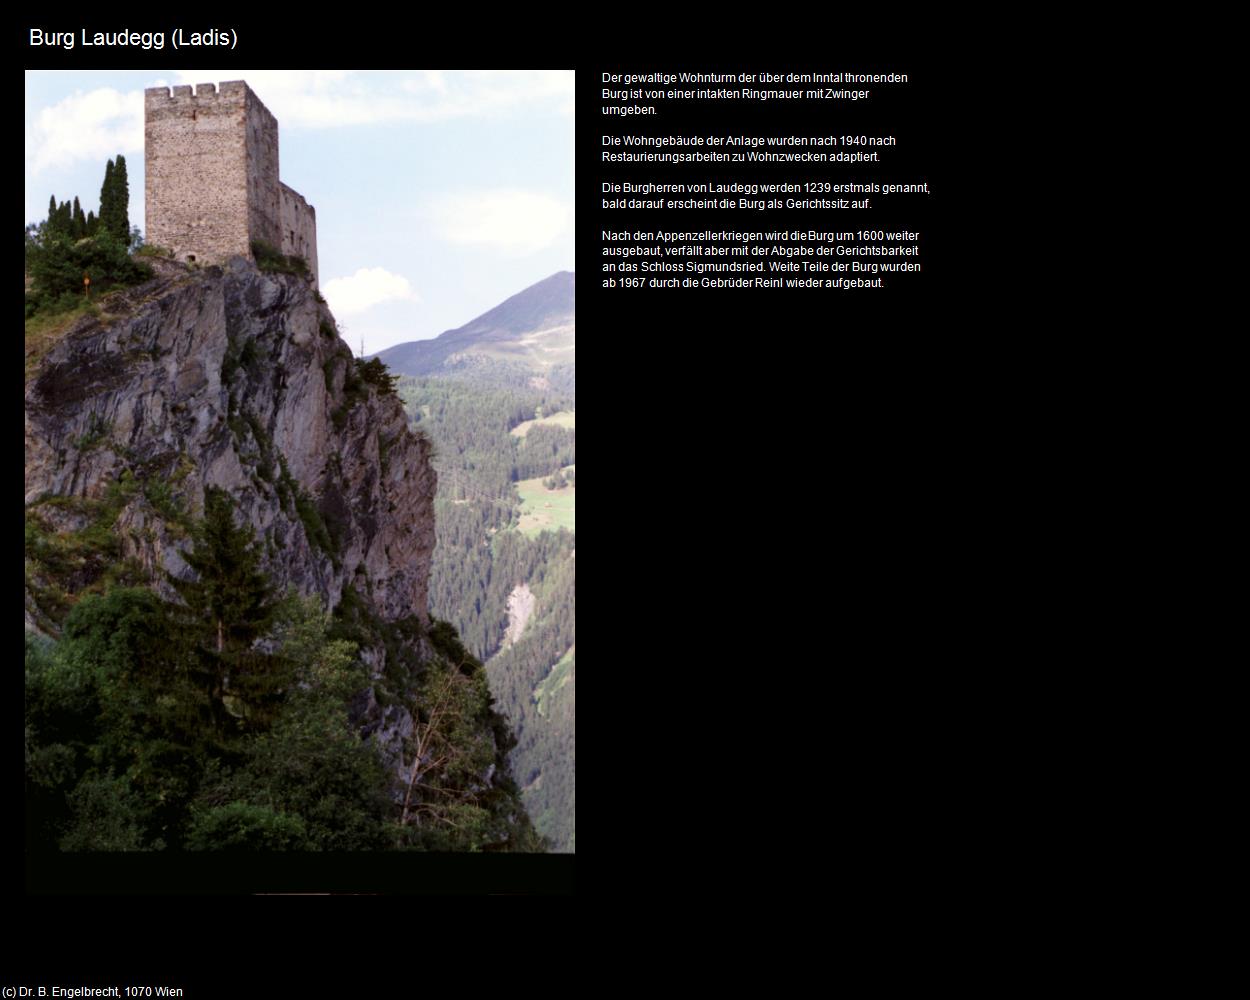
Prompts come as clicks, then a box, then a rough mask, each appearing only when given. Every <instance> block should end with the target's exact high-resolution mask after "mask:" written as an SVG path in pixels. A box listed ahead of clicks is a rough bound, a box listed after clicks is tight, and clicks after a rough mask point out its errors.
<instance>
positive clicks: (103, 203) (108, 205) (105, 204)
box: [100, 160, 116, 232]
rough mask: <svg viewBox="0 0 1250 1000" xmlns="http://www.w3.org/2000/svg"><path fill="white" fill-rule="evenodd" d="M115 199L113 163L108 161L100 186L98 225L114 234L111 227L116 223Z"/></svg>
mask: <svg viewBox="0 0 1250 1000" xmlns="http://www.w3.org/2000/svg"><path fill="white" fill-rule="evenodd" d="M115 199H116V185H115V184H114V183H113V161H112V160H109V161H108V164H107V165H106V166H105V168H104V183H103V184H102V185H101V186H100V225H101V226H102V227H103V228H105V229H107V230H109V231H110V232H115V231H114V229H113V226H114V225H115V223H116V220H115V219H114V213H115V209H114V204H115Z"/></svg>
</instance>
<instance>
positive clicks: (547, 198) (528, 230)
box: [427, 188, 573, 256]
mask: <svg viewBox="0 0 1250 1000" xmlns="http://www.w3.org/2000/svg"><path fill="white" fill-rule="evenodd" d="M427 213H428V215H429V219H430V222H431V223H432V225H433V228H434V231H435V233H436V234H437V235H438V236H439V237H441V238H442V239H444V240H447V241H448V242H449V243H458V244H463V245H467V246H482V247H488V248H492V249H495V250H499V251H502V252H503V253H505V254H509V255H517V256H524V255H526V254H531V253H536V252H537V251H539V250H544V249H546V248H547V247H549V246H551V245H552V244H553V243H555V242H556V240H558V239H559V238H560V237H561V236H564V235H565V234H566V233H568V232H569V230H570V223H571V222H572V219H573V212H572V209H571V208H570V206H569V205H568V203H567V202H563V201H561V200H560V199H558V198H554V197H552V196H551V195H549V194H542V193H541V192H537V191H518V190H510V189H503V188H497V189H492V190H486V191H471V192H463V193H456V194H445V195H442V196H440V197H438V198H435V199H434V200H433V201H432V202H430V204H429V207H428V209H427Z"/></svg>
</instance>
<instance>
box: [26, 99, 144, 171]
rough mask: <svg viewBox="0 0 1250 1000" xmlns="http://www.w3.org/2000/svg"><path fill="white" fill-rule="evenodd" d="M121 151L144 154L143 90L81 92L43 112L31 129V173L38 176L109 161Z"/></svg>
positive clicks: (28, 166) (28, 137)
mask: <svg viewBox="0 0 1250 1000" xmlns="http://www.w3.org/2000/svg"><path fill="white" fill-rule="evenodd" d="M119 152H120V153H123V154H125V155H131V154H134V153H138V154H139V155H142V154H143V92H142V91H138V90H133V91H129V92H127V93H122V92H121V91H119V90H114V89H112V88H111V87H101V88H99V89H98V90H91V91H88V92H86V93H83V92H81V91H79V92H76V93H74V94H72V95H70V96H69V97H67V98H65V99H64V100H62V101H59V102H58V103H56V104H54V105H52V106H51V107H47V108H43V109H42V110H41V111H40V112H39V113H38V114H37V115H35V116H34V118H33V120H32V121H31V123H30V125H29V126H28V127H27V130H26V169H27V171H28V172H29V173H30V174H32V175H35V174H39V173H41V172H42V171H44V170H48V169H53V168H61V167H68V166H71V165H73V164H74V162H75V161H77V160H96V161H98V162H100V163H103V162H104V161H105V160H107V159H109V158H110V157H113V156H116V155H117V154H118V153H119Z"/></svg>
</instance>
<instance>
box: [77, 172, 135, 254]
mask: <svg viewBox="0 0 1250 1000" xmlns="http://www.w3.org/2000/svg"><path fill="white" fill-rule="evenodd" d="M77 202H78V199H77V198H75V199H74V203H75V207H77ZM100 228H101V229H105V230H107V231H108V232H109V233H111V234H112V235H113V236H114V237H115V238H118V239H122V240H124V241H126V243H127V244H129V241H130V183H129V181H128V180H127V178H126V157H124V156H122V155H121V154H120V153H119V154H118V155H117V161H116V162H114V161H113V160H109V161H108V166H106V167H105V168H104V184H103V185H102V186H101V188H100Z"/></svg>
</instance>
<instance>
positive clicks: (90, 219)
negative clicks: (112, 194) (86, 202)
mask: <svg viewBox="0 0 1250 1000" xmlns="http://www.w3.org/2000/svg"><path fill="white" fill-rule="evenodd" d="M99 226H100V220H99V219H97V218H96V217H95V212H88V213H87V235H88V236H94V235H95V232H96V230H97V229H98V228H99Z"/></svg>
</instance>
